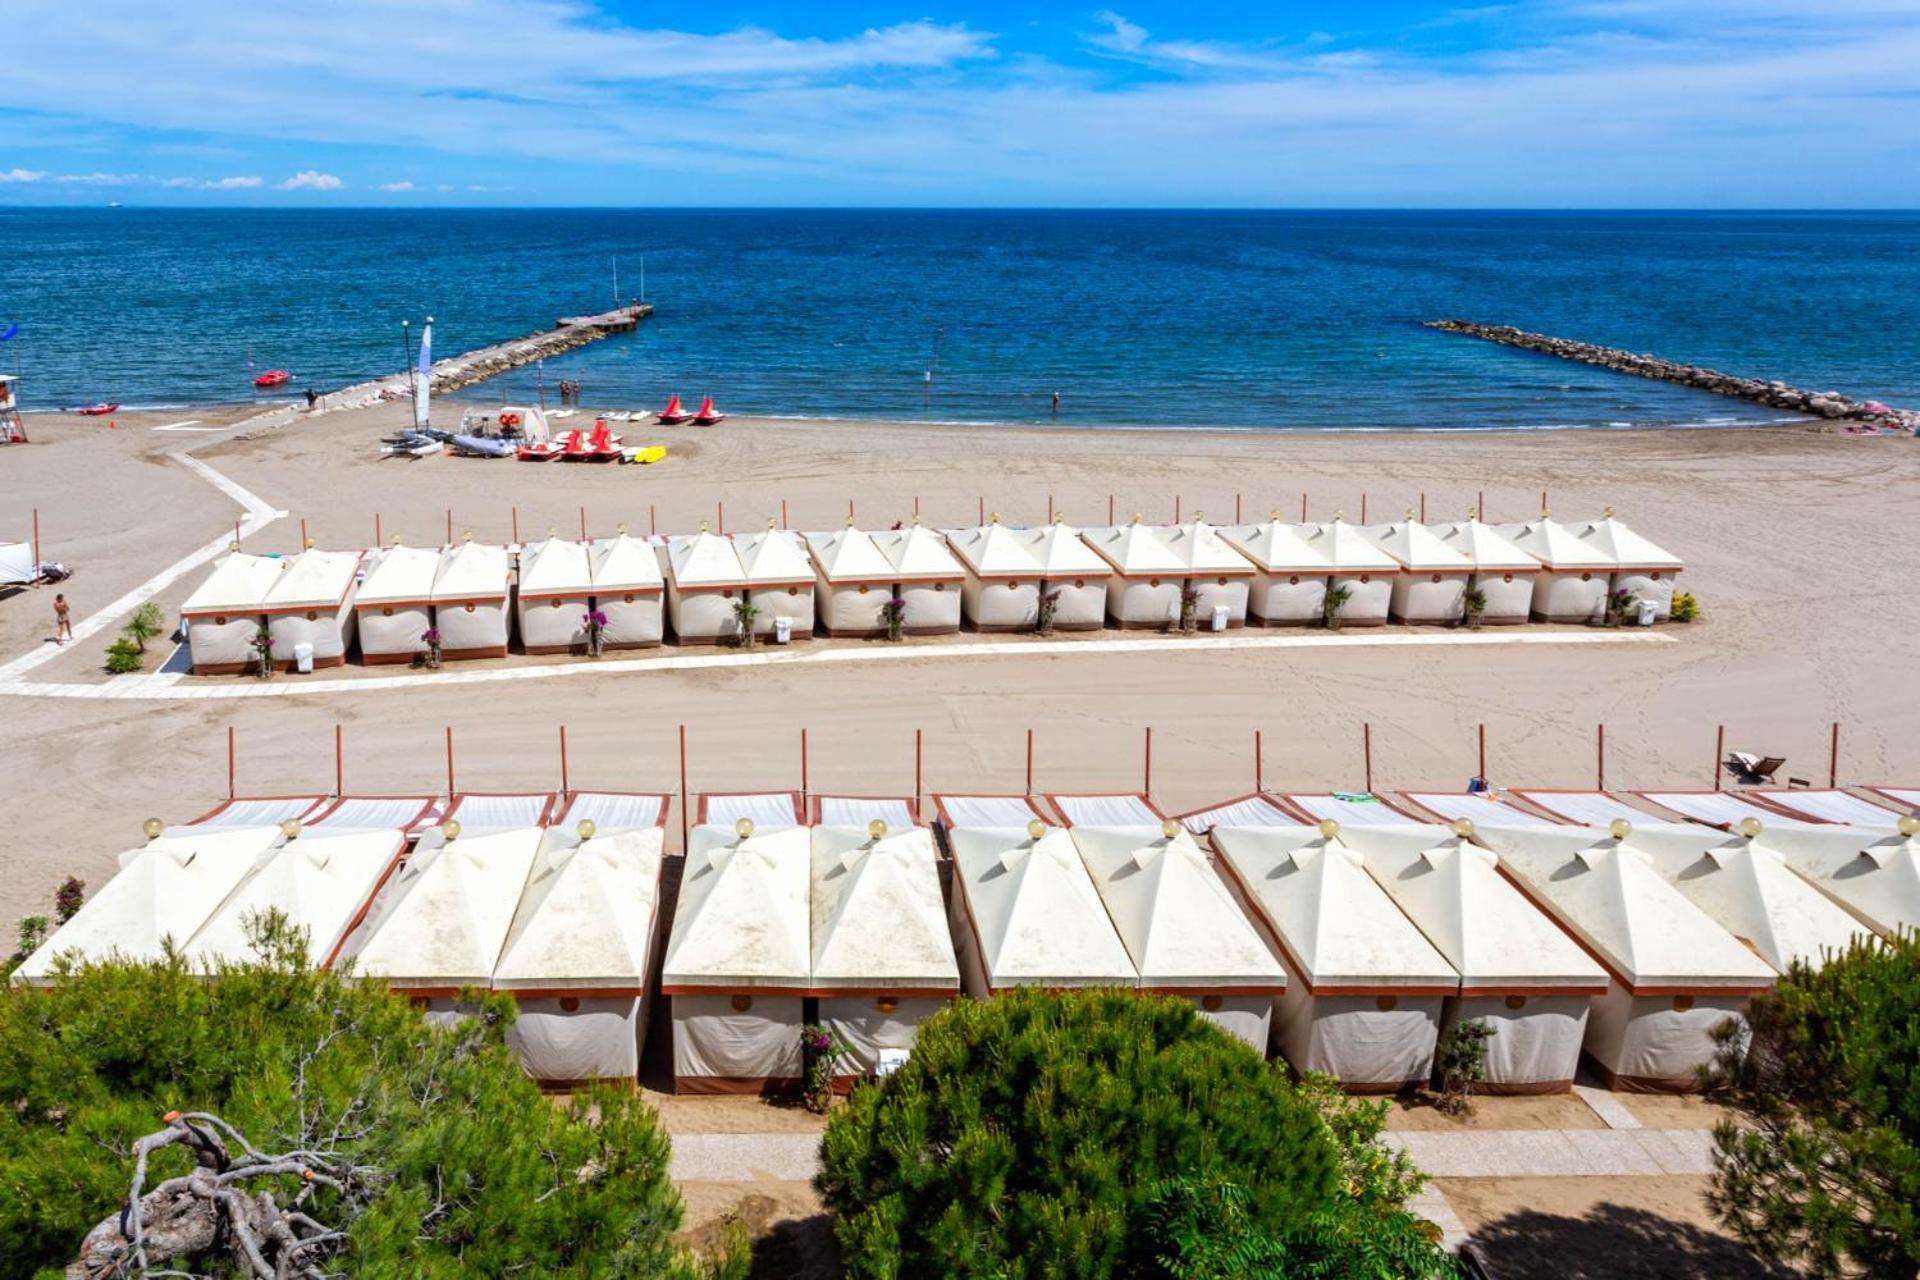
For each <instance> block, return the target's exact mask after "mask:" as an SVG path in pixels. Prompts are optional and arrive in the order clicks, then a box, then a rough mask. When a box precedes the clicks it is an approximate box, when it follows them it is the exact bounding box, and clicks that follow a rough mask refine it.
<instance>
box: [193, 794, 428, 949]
mask: <svg viewBox="0 0 1920 1280" xmlns="http://www.w3.org/2000/svg"><path fill="white" fill-rule="evenodd" d="M406 851H407V837H406V835H405V833H404V832H402V831H401V830H400V829H399V828H397V827H396V828H390V829H388V830H385V831H380V830H352V829H347V828H339V829H333V830H322V829H316V828H313V827H301V828H299V830H298V831H297V832H296V833H295V835H294V837H293V838H291V839H288V840H286V841H285V842H284V843H282V844H281V845H279V846H278V847H277V848H275V849H274V850H272V851H271V852H269V853H267V854H264V855H262V858H261V860H260V861H259V862H258V863H257V864H256V866H255V868H254V870H253V872H252V873H251V874H250V875H248V876H247V878H246V879H245V880H244V881H242V882H241V883H240V885H239V887H238V888H236V889H235V890H234V891H233V892H232V893H231V894H229V895H228V896H227V898H226V900H225V901H224V902H222V903H221V904H220V907H219V909H218V910H216V911H215V912H214V913H213V914H212V915H211V916H209V917H208V918H207V921H206V923H204V924H202V925H201V926H200V928H199V929H198V930H196V931H195V932H194V935H193V937H192V939H191V940H189V941H188V942H187V943H186V945H185V947H184V948H183V950H184V951H185V953H186V956H187V960H188V962H189V963H190V964H192V965H193V966H194V970H193V971H194V972H196V973H211V972H213V970H214V969H215V968H216V967H217V966H218V965H219V964H221V963H223V962H224V963H228V964H239V963H245V962H247V961H250V960H253V959H255V958H256V953H255V950H254V947H253V945H252V943H251V941H250V940H249V938H248V930H249V928H250V926H251V922H252V921H253V920H255V919H257V918H258V917H260V916H262V915H264V914H266V913H267V912H269V911H278V912H280V913H281V914H282V915H284V916H285V917H286V918H287V923H288V924H290V925H292V926H293V927H294V928H296V929H299V930H301V931H302V932H304V933H305V934H306V935H307V960H308V963H310V964H312V965H314V966H315V967H318V968H325V967H328V966H330V965H332V964H333V961H334V958H335V957H336V956H337V955H338V954H339V952H340V948H341V946H342V944H343V943H345V942H346V939H347V935H348V934H349V933H351V932H352V931H353V928H354V926H355V925H357V924H359V923H360V920H361V918H362V917H363V916H364V914H365V913H366V911H367V908H368V907H369V905H371V903H372V901H373V898H374V894H375V893H376V892H377V891H378V890H379V888H380V886H381V885H382V884H384V883H386V879H387V877H388V876H389V875H391V874H393V870H394V868H395V867H396V866H397V865H398V864H399V861H400V858H401V855H403V854H405V853H406Z"/></svg>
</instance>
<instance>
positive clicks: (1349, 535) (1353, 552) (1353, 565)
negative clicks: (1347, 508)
mask: <svg viewBox="0 0 1920 1280" xmlns="http://www.w3.org/2000/svg"><path fill="white" fill-rule="evenodd" d="M1301 528H1303V529H1304V530H1305V531H1306V538H1307V545H1308V546H1309V547H1311V548H1313V550H1315V551H1317V552H1319V553H1320V555H1322V556H1324V557H1325V558H1326V561H1327V564H1328V565H1330V566H1331V567H1332V569H1333V571H1334V572H1336V573H1366V572H1371V571H1373V570H1376V569H1378V570H1386V571H1388V572H1393V571H1397V570H1398V569H1399V568H1400V562H1399V561H1398V560H1395V559H1394V558H1393V557H1392V556H1390V555H1388V554H1387V553H1386V552H1384V551H1382V550H1381V549H1380V548H1379V547H1377V546H1375V545H1374V543H1373V540H1372V539H1371V538H1369V537H1367V535H1366V534H1365V533H1363V532H1361V530H1360V527H1359V526H1358V525H1352V524H1348V523H1347V522H1346V521H1345V520H1343V519H1341V518H1340V517H1339V516H1338V515H1335V516H1334V517H1333V519H1331V520H1329V521H1327V522H1326V523H1325V524H1309V525H1302V526H1301Z"/></svg>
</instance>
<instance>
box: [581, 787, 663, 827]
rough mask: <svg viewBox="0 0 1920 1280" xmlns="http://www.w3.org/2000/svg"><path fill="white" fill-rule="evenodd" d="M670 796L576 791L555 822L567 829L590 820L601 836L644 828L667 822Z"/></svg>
mask: <svg viewBox="0 0 1920 1280" xmlns="http://www.w3.org/2000/svg"><path fill="white" fill-rule="evenodd" d="M666 812H667V797H666V796H664V795H657V794H645V795H629V794H627V793H625V792H618V791H576V792H574V793H573V798H572V799H571V800H570V801H568V802H567V809H566V812H565V813H563V814H562V815H561V816H560V817H559V818H558V819H557V820H556V821H555V822H554V824H553V825H555V826H556V827H564V828H566V829H567V830H568V831H573V830H576V829H577V828H578V827H579V825H580V824H581V823H582V822H583V821H584V822H591V823H593V825H594V826H595V827H596V828H598V829H599V832H600V834H602V835H612V834H613V833H615V832H617V831H637V830H645V829H646V828H648V827H657V826H659V825H661V824H662V823H663V822H665V821H666Z"/></svg>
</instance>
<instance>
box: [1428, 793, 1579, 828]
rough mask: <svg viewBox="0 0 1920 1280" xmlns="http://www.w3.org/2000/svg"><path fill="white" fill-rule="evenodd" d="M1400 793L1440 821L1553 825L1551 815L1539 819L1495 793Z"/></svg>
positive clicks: (1505, 824) (1526, 825)
mask: <svg viewBox="0 0 1920 1280" xmlns="http://www.w3.org/2000/svg"><path fill="white" fill-rule="evenodd" d="M1400 794H1401V796H1402V797H1404V798H1405V799H1406V800H1407V801H1409V802H1410V803H1411V804H1412V805H1413V806H1414V807H1415V808H1417V809H1421V810H1425V811H1426V812H1427V813H1431V814H1433V815H1434V816H1435V817H1436V818H1438V819H1439V820H1440V821H1442V822H1453V821H1456V820H1457V819H1460V818H1465V819H1467V821H1469V822H1473V823H1481V822H1491V823H1493V824H1495V825H1496V826H1502V827H1557V826H1559V825H1561V824H1560V823H1557V822H1555V821H1553V819H1551V818H1543V817H1541V816H1540V815H1538V814H1536V813H1532V812H1530V811H1528V810H1526V809H1520V808H1516V807H1515V806H1513V805H1510V804H1507V803H1505V802H1504V801H1502V800H1501V799H1500V798H1499V797H1498V796H1494V795H1489V794H1487V793H1486V792H1480V793H1478V794H1473V793H1470V792H1465V791H1402V792H1401V793H1400Z"/></svg>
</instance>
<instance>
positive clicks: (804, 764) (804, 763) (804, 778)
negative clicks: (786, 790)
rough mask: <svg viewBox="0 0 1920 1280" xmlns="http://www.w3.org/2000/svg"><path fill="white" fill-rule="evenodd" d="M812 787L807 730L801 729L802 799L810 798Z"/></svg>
mask: <svg viewBox="0 0 1920 1280" xmlns="http://www.w3.org/2000/svg"><path fill="white" fill-rule="evenodd" d="M810 795H811V788H809V787H808V786H807V731H806V730H805V729H802V730H801V731H800V799H801V800H802V801H805V800H807V799H808V798H810Z"/></svg>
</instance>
